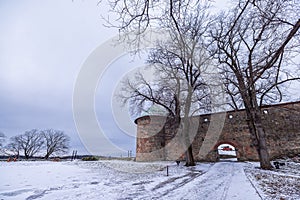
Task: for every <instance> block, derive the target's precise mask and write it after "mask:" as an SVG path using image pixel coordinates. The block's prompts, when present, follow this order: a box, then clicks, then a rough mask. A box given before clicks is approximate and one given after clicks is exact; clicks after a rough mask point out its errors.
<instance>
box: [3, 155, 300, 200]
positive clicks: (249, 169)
mask: <svg viewBox="0 0 300 200" xmlns="http://www.w3.org/2000/svg"><path fill="white" fill-rule="evenodd" d="M255 165H256V163H238V162H219V163H198V165H197V166H196V167H190V168H186V167H184V166H182V163H181V164H180V166H177V165H176V163H175V162H154V163H137V162H132V161H118V160H106V161H88V162H83V161H73V162H70V161H65V162H51V161H28V162H0V199H1V200H2V199H3V200H10V199H28V200H31V199H51V200H52V199H63V200H67V199H72V200H73V199H89V200H93V199H97V200H98V199H106V200H110V199H201V200H205V199H209V200H211V199H213V200H215V199H237V200H240V199H243V200H246V199H249V200H256V199H258V200H259V199H262V198H263V199H264V198H266V197H268V198H269V199H272V196H270V194H269V193H268V191H269V190H271V189H269V188H267V189H266V190H263V187H261V182H260V181H259V180H257V174H259V175H260V174H261V176H262V177H261V178H264V177H265V175H264V173H261V172H260V170H258V169H256V168H255ZM167 166H168V171H169V176H167ZM296 168H297V166H296ZM295 171H297V170H295ZM245 172H246V173H245ZM298 172H299V170H298ZM268 173H273V172H268ZM289 173H291V174H289V175H288V177H290V178H291V180H292V179H293V180H294V179H295V180H296V179H297V180H298V183H299V177H297V175H294V174H292V172H291V171H289ZM274 174H276V175H278V174H285V175H286V174H287V173H285V172H284V171H281V172H277V171H275V172H274ZM266 178H267V179H270V181H271V180H272V179H273V178H274V177H273V176H270V177H269V176H266ZM292 183H293V182H292ZM268 187H269V186H268ZM270 187H271V186H270ZM284 190H288V189H287V188H285V189H284ZM294 192H297V191H294ZM298 192H299V191H298ZM268 195H269V196H268ZM282 197H284V199H293V197H299V193H298V196H297V194H295V193H293V194H291V196H289V197H287V196H282ZM275 199H276V198H275ZM278 199H279V198H278ZM295 199H296V198H295Z"/></svg>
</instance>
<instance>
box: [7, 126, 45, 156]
mask: <svg viewBox="0 0 300 200" xmlns="http://www.w3.org/2000/svg"><path fill="white" fill-rule="evenodd" d="M43 144H44V141H43V137H42V135H41V134H40V133H39V131H38V130H36V129H32V130H30V131H26V132H25V133H24V134H21V135H18V136H14V137H12V139H11V143H10V144H9V146H10V147H11V149H12V150H14V151H15V152H17V153H19V151H23V152H24V156H25V158H26V159H28V158H30V157H32V156H34V155H35V154H36V153H37V152H38V151H40V150H41V148H42V147H43Z"/></svg>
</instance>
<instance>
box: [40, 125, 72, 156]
mask: <svg viewBox="0 0 300 200" xmlns="http://www.w3.org/2000/svg"><path fill="white" fill-rule="evenodd" d="M41 134H42V136H43V138H44V140H45V148H46V155H45V159H48V158H49V156H51V155H52V154H61V153H67V152H68V150H69V141H70V138H69V136H67V135H66V134H65V133H64V132H63V131H59V130H53V129H47V130H44V131H41Z"/></svg>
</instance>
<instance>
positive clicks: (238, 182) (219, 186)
mask: <svg viewBox="0 0 300 200" xmlns="http://www.w3.org/2000/svg"><path fill="white" fill-rule="evenodd" d="M244 165H245V163H234V162H219V163H216V164H215V165H213V166H212V167H211V168H210V169H209V171H208V172H207V173H205V174H203V175H202V176H200V177H199V178H197V179H196V180H194V181H192V182H189V184H187V185H186V186H184V187H186V188H187V189H186V190H185V189H184V188H181V189H180V190H179V191H174V192H173V193H171V194H170V195H168V197H170V198H172V197H173V198H177V199H214V200H218V199H220V200H225V199H232V200H234V199H236V200H241V199H243V200H260V199H261V198H260V196H259V195H258V194H257V193H256V190H255V189H254V188H253V186H252V185H251V183H250V182H249V180H248V179H247V177H246V175H245V172H244V170H243V166H244ZM182 190H184V191H185V193H184V194H183V193H182ZM191 195H192V196H191Z"/></svg>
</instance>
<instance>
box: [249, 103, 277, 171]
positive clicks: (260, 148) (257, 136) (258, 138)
mask: <svg viewBox="0 0 300 200" xmlns="http://www.w3.org/2000/svg"><path fill="white" fill-rule="evenodd" d="M245 107H246V113H247V118H248V120H247V122H248V127H249V130H250V134H251V136H252V144H253V145H254V146H255V148H256V150H257V153H258V156H259V162H260V167H261V168H262V169H272V168H273V167H272V165H271V162H270V156H269V152H268V147H267V139H266V133H265V130H264V129H263V126H262V118H261V110H260V109H259V108H258V107H257V108H253V107H251V106H250V105H245ZM249 107H250V108H249Z"/></svg>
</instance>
